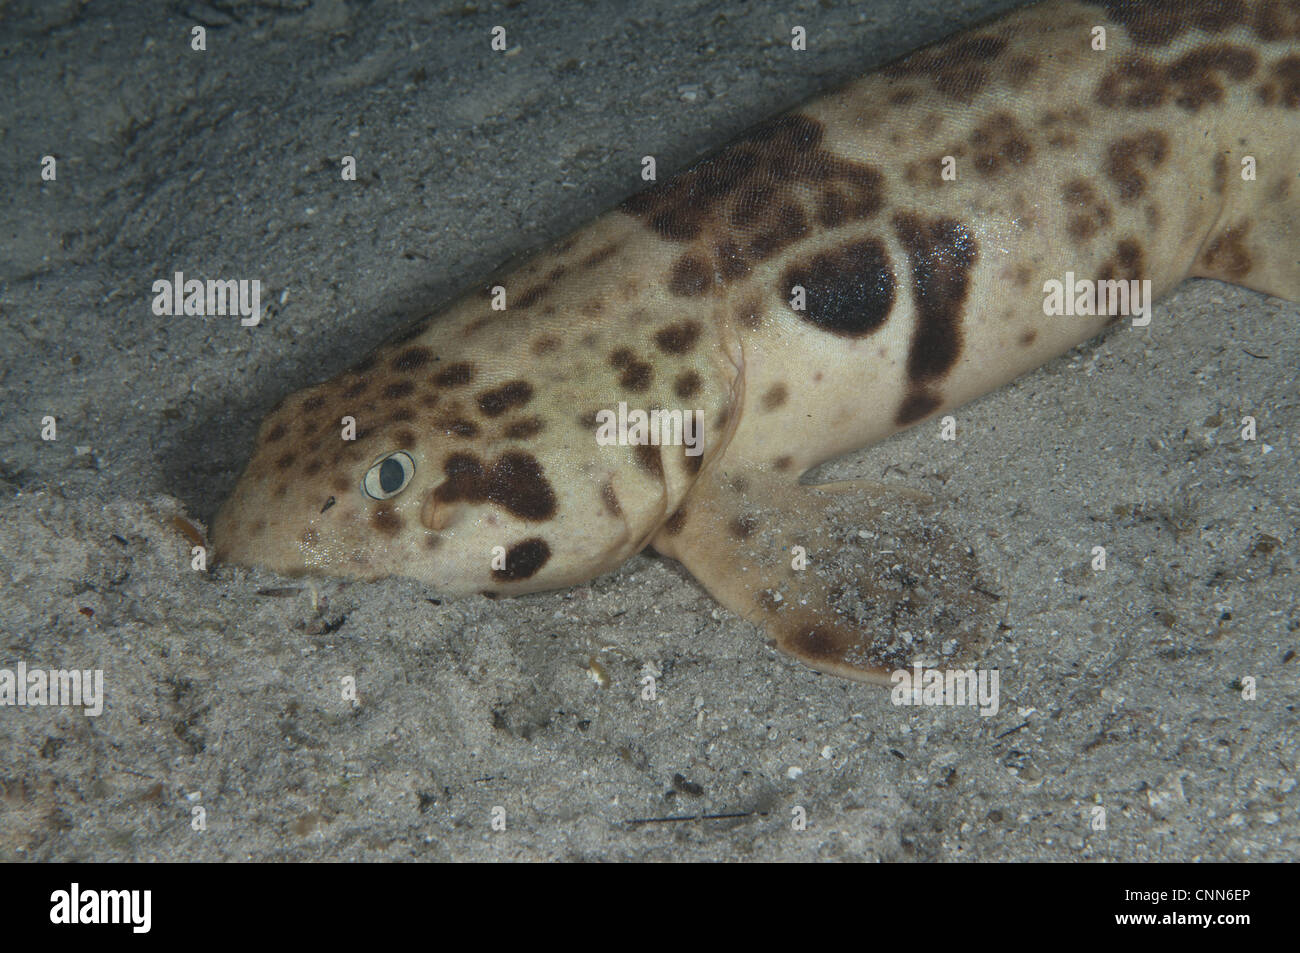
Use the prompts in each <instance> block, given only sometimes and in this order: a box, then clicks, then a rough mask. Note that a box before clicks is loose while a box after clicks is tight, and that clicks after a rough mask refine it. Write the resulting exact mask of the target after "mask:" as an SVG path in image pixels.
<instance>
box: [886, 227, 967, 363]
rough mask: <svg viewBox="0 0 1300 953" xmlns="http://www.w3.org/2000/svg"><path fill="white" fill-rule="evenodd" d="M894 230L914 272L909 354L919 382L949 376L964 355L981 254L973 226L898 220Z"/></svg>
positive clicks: (908, 357) (908, 359) (909, 359)
mask: <svg viewBox="0 0 1300 953" xmlns="http://www.w3.org/2000/svg"><path fill="white" fill-rule="evenodd" d="M894 229H895V231H896V232H897V233H898V239H899V241H900V242H901V243H902V245H903V249H904V250H905V251H906V252H907V258H908V262H909V264H910V265H911V269H912V303H913V305H914V306H915V308H916V315H917V321H916V329H915V331H914V332H913V334H912V343H911V348H910V350H909V351H908V354H907V376H908V377H909V378H910V379H911V380H912V381H913V382H914V383H915V382H921V381H930V380H933V379H935V378H938V377H942V376H943V375H945V374H947V373H948V372H949V371H950V370H952V367H953V365H954V364H956V363H957V358H958V356H959V355H960V354H961V347H962V330H961V317H962V309H963V307H964V305H965V302H966V294H967V292H968V290H969V283H970V271H971V268H972V267H974V265H975V259H976V255H977V251H976V245H975V237H974V235H972V234H971V231H970V229H969V228H967V227H966V226H965V225H963V224H962V223H960V222H958V221H955V220H953V219H943V218H939V219H922V218H921V217H920V216H919V215H915V214H910V213H907V214H898V215H895V216H894Z"/></svg>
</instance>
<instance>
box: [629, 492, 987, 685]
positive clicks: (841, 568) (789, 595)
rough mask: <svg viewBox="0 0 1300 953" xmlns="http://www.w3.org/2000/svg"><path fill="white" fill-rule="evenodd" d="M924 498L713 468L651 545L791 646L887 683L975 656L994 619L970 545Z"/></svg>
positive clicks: (817, 663) (831, 666)
mask: <svg viewBox="0 0 1300 953" xmlns="http://www.w3.org/2000/svg"><path fill="white" fill-rule="evenodd" d="M927 500H928V497H926V496H925V494H920V493H916V492H914V491H910V490H895V489H892V488H889V487H883V486H881V485H879V484H872V483H867V482H865V481H864V482H856V481H854V482H847V481H846V482H839V483H834V484H826V485H825V486H824V487H817V486H808V485H804V484H800V483H793V482H791V481H790V479H789V478H788V477H787V478H778V477H777V476H775V475H767V474H760V475H754V474H751V473H739V472H736V471H732V472H731V473H725V472H723V473H718V472H715V473H714V474H713V475H712V479H711V481H707V482H706V483H704V484H702V485H701V484H697V485H696V486H695V487H694V488H693V489H692V491H691V493H690V495H689V496H688V497H687V498H686V501H685V503H684V505H683V507H682V508H681V509H680V510H678V512H677V513H675V514H673V516H672V517H671V518H670V519H669V520H668V521H667V522H666V523H665V525H664V527H663V528H662V529H661V530H660V531H659V533H658V534H657V535H656V536H655V537H654V539H653V540H652V545H653V546H654V547H655V549H656V550H658V551H659V552H661V553H663V554H664V555H667V556H671V557H673V558H674V559H677V560H678V561H680V562H681V563H682V564H683V565H684V566H685V567H686V568H687V569H688V570H689V571H690V572H691V574H692V575H693V576H695V578H696V579H697V580H699V582H700V583H701V584H703V586H704V587H705V588H706V589H708V591H709V592H710V593H711V594H712V595H713V596H714V598H716V599H717V600H718V601H719V602H721V603H722V604H723V605H725V606H726V607H727V608H729V609H731V610H732V611H733V612H735V613H737V614H738V615H740V616H742V617H743V618H745V619H746V620H748V621H750V622H753V623H754V624H755V625H758V626H760V627H761V628H762V629H763V630H764V632H765V634H766V635H767V637H768V638H769V639H770V640H771V641H772V642H774V643H775V644H776V646H777V647H778V648H779V649H781V650H782V651H783V652H785V653H787V654H788V655H792V656H794V657H795V658H797V659H799V660H800V661H801V662H804V663H805V664H807V665H810V666H812V667H813V668H815V669H818V670H819V671H823V672H828V673H830V674H834V675H840V676H843V677H847V678H852V679H857V680H859V681H866V682H876V683H881V684H888V683H889V681H890V673H891V672H893V671H895V670H897V669H910V668H911V666H912V665H914V664H922V665H925V666H927V667H929V666H935V665H942V666H950V665H956V664H958V663H959V662H961V661H963V660H965V659H968V658H969V657H970V656H971V655H972V654H974V652H975V650H976V649H977V648H978V646H979V645H980V644H982V643H983V642H984V641H986V639H987V638H988V637H989V635H990V634H991V633H992V631H993V630H994V629H995V628H996V624H997V621H998V617H997V615H996V609H997V596H996V595H994V594H993V592H992V591H991V590H990V588H989V587H988V584H987V583H984V582H982V580H981V577H980V574H979V565H978V562H977V560H976V558H975V556H974V555H973V553H972V552H971V550H970V549H969V548H967V547H965V546H962V545H960V544H959V543H957V542H956V541H955V540H954V539H953V538H952V535H951V533H949V532H947V530H946V528H945V527H944V526H943V525H942V524H941V523H939V522H938V521H936V519H935V518H934V516H933V514H930V513H926V512H923V511H924V510H926V509H927V502H926V501H927Z"/></svg>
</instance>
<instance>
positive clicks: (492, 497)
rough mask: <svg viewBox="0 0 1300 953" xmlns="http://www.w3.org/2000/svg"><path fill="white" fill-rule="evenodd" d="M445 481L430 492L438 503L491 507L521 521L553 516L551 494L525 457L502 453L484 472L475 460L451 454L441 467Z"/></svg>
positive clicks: (537, 468)
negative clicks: (480, 504) (444, 474)
mask: <svg viewBox="0 0 1300 953" xmlns="http://www.w3.org/2000/svg"><path fill="white" fill-rule="evenodd" d="M443 471H444V472H445V473H446V475H447V479H446V480H445V481H444V482H443V483H441V484H439V485H438V487H437V488H436V489H435V490H434V498H435V499H436V500H437V501H439V502H441V503H456V502H460V501H464V502H467V503H491V504H493V505H495V506H500V507H501V508H502V509H504V510H506V511H507V512H508V513H511V514H512V515H514V516H517V517H519V518H520V519H525V520H534V521H541V520H548V519H550V518H551V517H552V516H554V515H555V493H554V491H552V489H551V485H550V483H549V482H547V480H546V477H545V475H544V474H543V472H542V466H541V464H539V463H538V462H537V460H536V458H535V457H533V456H532V455H531V454H528V453H520V452H517V451H509V452H507V453H503V454H502V455H501V456H500V458H498V459H497V461H496V462H495V463H493V464H492V465H491V466H490V467H488V468H487V469H486V470H485V469H484V467H483V464H482V462H480V460H479V459H478V457H476V456H474V455H473V454H469V453H453V454H452V455H451V456H449V457H448V458H447V462H446V463H445V464H444V465H443Z"/></svg>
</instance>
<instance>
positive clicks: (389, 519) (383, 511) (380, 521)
mask: <svg viewBox="0 0 1300 953" xmlns="http://www.w3.org/2000/svg"><path fill="white" fill-rule="evenodd" d="M370 524H371V525H372V526H374V528H375V529H376V530H378V531H379V532H381V533H383V534H384V535H385V536H396V535H397V534H398V533H400V532H401V531H402V526H403V525H404V523H403V520H402V518H401V517H400V516H398V515H397V514H396V513H395V512H393V508H392V507H391V506H388V505H386V504H382V503H381V504H380V505H379V506H378V507H376V508H375V512H374V513H373V514H372V515H371V517H370Z"/></svg>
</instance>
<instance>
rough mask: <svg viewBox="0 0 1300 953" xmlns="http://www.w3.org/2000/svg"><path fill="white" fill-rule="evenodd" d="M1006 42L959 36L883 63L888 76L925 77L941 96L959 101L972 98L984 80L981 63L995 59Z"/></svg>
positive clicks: (967, 100) (988, 37)
mask: <svg viewBox="0 0 1300 953" xmlns="http://www.w3.org/2000/svg"><path fill="white" fill-rule="evenodd" d="M1006 45H1007V41H1006V40H1004V39H1002V38H1001V37H996V36H962V37H958V38H955V39H952V40H947V41H945V42H942V43H938V44H935V45H934V46H930V47H927V48H925V49H923V50H920V51H918V52H916V53H913V54H912V55H911V56H908V57H905V58H904V59H902V60H899V61H898V62H896V63H892V64H890V65H889V66H886V67H885V69H884V73H885V75H886V76H891V77H895V78H898V77H907V76H918V77H927V78H929V79H930V80H931V81H932V82H933V83H934V85H935V88H936V89H938V90H939V91H940V92H941V93H943V94H944V95H945V96H948V97H951V98H952V99H956V100H958V101H960V102H963V103H969V102H970V101H971V100H972V99H974V98H975V95H976V94H977V93H979V91H980V90H982V89H983V88H984V86H985V84H986V83H987V82H988V70H987V69H986V68H985V65H983V64H987V63H989V62H991V61H992V60H994V59H996V58H997V57H998V56H999V55H1000V54H1001V53H1002V50H1003V49H1004V48H1005V47H1006Z"/></svg>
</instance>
